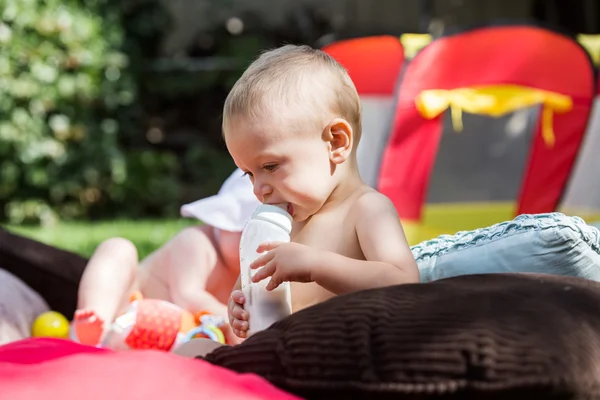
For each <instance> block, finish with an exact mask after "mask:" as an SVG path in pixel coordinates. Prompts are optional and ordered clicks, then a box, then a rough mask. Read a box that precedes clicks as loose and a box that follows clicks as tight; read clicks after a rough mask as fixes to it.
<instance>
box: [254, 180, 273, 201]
mask: <svg viewBox="0 0 600 400" xmlns="http://www.w3.org/2000/svg"><path fill="white" fill-rule="evenodd" d="M271 193H273V189H272V188H271V186H269V185H266V184H263V183H260V182H255V183H254V195H255V196H256V198H257V199H258V200H259V201H260V202H261V203H264V202H266V201H267V199H268V198H269V196H270V195H271Z"/></svg>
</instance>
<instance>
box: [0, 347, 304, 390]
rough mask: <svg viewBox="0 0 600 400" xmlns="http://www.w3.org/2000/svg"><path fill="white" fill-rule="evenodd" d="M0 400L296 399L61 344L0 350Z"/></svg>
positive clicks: (141, 357) (133, 355)
mask: <svg viewBox="0 0 600 400" xmlns="http://www.w3.org/2000/svg"><path fill="white" fill-rule="evenodd" d="M0 398H1V399H11V400H40V399H48V398H51V399H60V400H106V399H127V400H138V399H139V400H167V399H177V400H182V399H194V400H196V399H213V400H224V399H244V400H252V399H274V400H292V399H297V397H295V396H293V395H291V394H288V393H285V392H283V391H281V390H279V389H277V388H276V387H274V386H272V385H271V384H270V383H268V382H267V381H266V380H264V379H263V378H261V377H259V376H256V375H252V374H237V373H235V372H232V371H229V370H227V369H224V368H221V367H217V366H214V365H212V364H209V363H206V362H204V361H201V360H194V359H189V358H184V357H181V356H177V355H174V354H171V353H167V352H160V351H146V350H136V351H129V352H114V351H110V350H104V349H97V348H94V347H89V346H83V345H80V344H78V343H74V342H70V341H66V340H59V339H39V338H36V339H27V340H22V341H18V342H14V343H9V344H7V345H4V346H0Z"/></svg>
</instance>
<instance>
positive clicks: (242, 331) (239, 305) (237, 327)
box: [227, 290, 250, 339]
mask: <svg viewBox="0 0 600 400" xmlns="http://www.w3.org/2000/svg"><path fill="white" fill-rule="evenodd" d="M245 301H246V298H245V297H244V293H243V292H242V291H241V290H234V291H233V292H231V296H230V297H229V304H228V306H227V311H228V314H229V323H230V324H231V328H232V329H233V333H234V334H235V335H236V336H237V337H239V338H242V339H245V338H246V337H248V327H249V324H248V318H249V316H250V315H249V314H248V311H246V310H244V302H245Z"/></svg>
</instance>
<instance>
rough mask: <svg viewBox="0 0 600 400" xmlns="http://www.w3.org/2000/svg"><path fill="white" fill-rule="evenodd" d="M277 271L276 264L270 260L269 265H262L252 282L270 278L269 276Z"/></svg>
mask: <svg viewBox="0 0 600 400" xmlns="http://www.w3.org/2000/svg"><path fill="white" fill-rule="evenodd" d="M274 273H275V264H274V263H272V262H269V263H268V264H267V265H265V266H264V267H262V268H261V269H259V270H258V271H256V273H255V274H254V276H253V277H252V279H251V280H252V282H254V283H257V282H260V281H262V280H263V279H265V278H268V277H269V276H271V275H273V274H274Z"/></svg>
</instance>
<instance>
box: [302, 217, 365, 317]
mask: <svg viewBox="0 0 600 400" xmlns="http://www.w3.org/2000/svg"><path fill="white" fill-rule="evenodd" d="M292 241H294V242H296V243H302V244H305V245H307V246H310V247H312V248H315V249H319V250H325V251H331V252H334V253H338V254H341V255H343V256H346V257H349V258H355V259H364V255H363V254H362V252H361V251H360V245H359V243H358V237H357V235H356V230H355V224H354V221H353V220H352V219H351V218H350V217H349V216H347V215H343V217H342V216H339V214H338V215H337V216H336V215H333V214H332V215H319V216H314V217H313V218H311V220H310V221H309V222H307V223H306V224H304V225H300V226H296V227H294V232H293V233H292ZM316 268H319V266H318V265H317V266H316ZM291 290H292V307H293V309H294V312H296V311H299V310H301V309H303V308H306V307H310V306H312V305H315V304H318V303H322V302H323V301H325V300H327V299H330V298H332V297H334V294H333V293H331V292H329V291H328V290H325V289H323V288H322V287H320V286H319V285H317V284H315V283H292V284H291Z"/></svg>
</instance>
